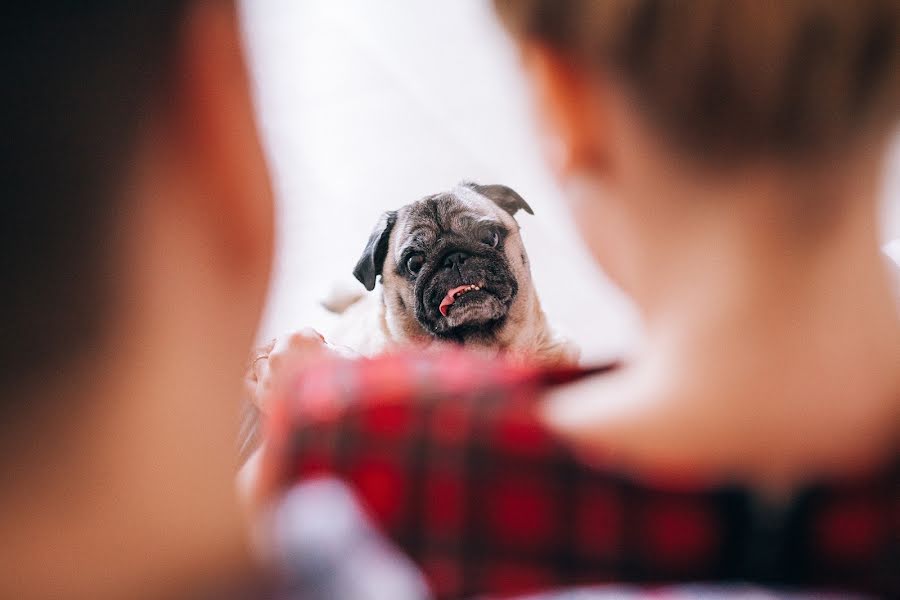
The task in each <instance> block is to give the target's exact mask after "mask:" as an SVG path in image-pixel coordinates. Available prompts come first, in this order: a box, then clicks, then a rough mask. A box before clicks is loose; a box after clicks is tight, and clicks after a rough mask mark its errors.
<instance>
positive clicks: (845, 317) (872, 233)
mask: <svg viewBox="0 0 900 600" xmlns="http://www.w3.org/2000/svg"><path fill="white" fill-rule="evenodd" d="M873 180H875V179H874V178H856V179H854V178H852V177H849V178H838V177H835V178H830V179H829V181H827V182H823V185H828V186H830V189H828V190H822V193H823V194H827V196H824V195H823V196H822V198H821V201H822V202H823V203H824V204H826V205H825V206H817V205H816V204H815V203H814V202H809V199H802V198H801V199H798V198H795V197H788V194H791V193H795V190H794V189H792V186H791V185H786V186H784V187H780V186H779V185H777V184H776V185H771V186H768V185H766V184H759V183H758V182H757V183H752V182H751V183H752V185H748V186H746V187H742V188H740V189H738V190H737V191H736V194H735V195H734V197H727V195H726V194H724V193H723V192H722V190H709V193H710V194H711V195H715V196H716V197H710V198H706V199H704V198H702V197H698V194H699V193H700V191H699V190H696V189H694V190H689V191H688V193H689V194H690V196H691V197H690V200H691V201H693V202H694V203H695V204H696V203H704V202H705V203H706V205H707V206H709V207H711V208H710V213H711V214H709V215H708V216H709V218H707V219H703V218H699V219H695V220H693V221H692V223H691V224H690V225H689V226H686V227H684V228H679V229H678V230H677V233H675V235H678V236H681V237H680V239H679V240H677V241H675V243H672V242H673V240H671V238H669V239H668V240H666V241H667V242H668V243H666V244H665V246H660V247H658V248H657V250H658V253H657V254H656V264H657V265H658V268H656V269H655V274H654V275H653V276H651V277H650V278H649V279H648V282H649V283H648V286H647V288H646V289H645V290H643V291H644V293H643V294H642V295H641V296H640V297H639V298H638V301H639V304H640V305H641V307H642V308H643V311H644V315H645V322H646V326H647V346H646V349H647V350H646V353H645V355H644V356H643V357H642V358H641V359H640V360H639V362H638V365H640V367H639V371H640V372H642V373H644V374H646V373H652V374H654V375H655V376H658V377H657V378H655V379H653V378H651V379H653V380H655V381H657V382H658V383H659V387H658V388H657V389H656V390H653V392H655V393H659V394H662V395H667V396H673V397H677V398H681V399H683V402H684V403H685V412H684V413H683V415H684V416H685V417H689V416H690V413H689V412H688V411H689V409H687V408H686V407H687V406H689V405H690V404H691V403H693V402H697V403H698V404H696V406H697V407H698V410H699V411H700V412H698V413H697V414H696V415H694V417H695V421H694V422H693V425H694V427H695V428H696V429H697V431H703V430H704V429H706V428H709V427H721V431H720V432H718V433H716V434H710V438H709V439H710V440H712V439H716V440H717V443H716V445H717V446H719V450H717V459H716V460H718V459H721V460H722V461H723V464H724V463H727V462H728V461H737V462H743V463H744V464H741V465H739V466H736V467H735V470H742V469H743V470H746V471H747V473H748V476H750V477H753V478H761V479H764V480H766V482H767V483H772V485H773V486H774V487H780V486H783V485H791V484H792V483H793V482H796V481H797V480H798V479H800V478H807V477H814V476H816V475H817V474H820V473H816V471H822V472H832V471H841V472H846V471H850V470H854V469H856V468H858V467H861V466H866V465H871V464H872V463H873V462H875V461H877V460H880V459H881V458H884V455H885V453H886V452H889V450H890V445H891V444H892V441H891V440H893V439H894V433H895V430H896V428H895V425H894V424H895V423H897V419H896V417H897V416H898V415H900V413H898V407H900V317H898V304H897V298H895V297H894V292H893V289H892V283H891V280H890V276H889V271H888V263H887V261H886V260H885V257H884V255H882V254H881V252H880V249H879V240H878V232H879V227H878V219H877V205H878V203H877V200H876V198H877V190H876V189H873V186H871V185H870V186H868V187H867V186H866V185H865V183H864V182H866V181H873ZM860 182H863V183H862V184H860ZM767 194H768V196H769V197H765V195H767ZM779 194H782V196H781V197H779ZM839 195H843V196H844V197H843V198H842V197H839ZM761 196H762V197H761ZM686 200H687V199H686ZM798 201H800V202H803V201H807V202H809V204H808V208H807V214H804V215H799V216H798V220H799V219H800V218H806V219H810V220H811V219H813V218H815V217H817V216H820V215H815V214H808V213H811V212H815V211H816V210H817V209H818V210H821V211H823V213H826V211H838V210H840V213H839V214H836V213H832V214H831V215H828V214H827V213H826V214H825V216H824V217H823V222H821V223H812V224H806V223H802V222H796V221H795V222H792V219H791V218H789V217H790V216H789V215H785V214H777V213H775V212H774V210H775V209H773V208H772V207H779V206H796V205H797V202H798ZM760 204H763V205H764V206H767V207H768V208H769V211H768V212H766V211H765V210H762V211H757V210H756V209H757V208H758V207H759V205H760ZM724 207H728V208H724ZM829 216H830V217H831V218H830V219H829V218H828V217H829ZM653 392H652V393H653ZM700 407H702V408H700ZM736 407H739V408H736ZM718 409H721V413H717V410H718ZM720 418H721V421H720V422H717V420H718V419H720ZM687 421H689V419H687V420H686V421H685V422H687ZM688 429H691V428H688ZM707 433H708V432H707ZM729 443H730V444H732V445H733V454H734V456H732V457H730V458H729V456H728V454H729V453H728V449H727V446H728V445H729ZM750 447H752V448H753V449H754V450H755V452H751V451H749V450H748V448H750ZM710 450H713V449H712V448H710ZM714 462H715V461H714Z"/></svg>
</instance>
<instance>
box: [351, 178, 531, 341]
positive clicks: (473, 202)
mask: <svg viewBox="0 0 900 600" xmlns="http://www.w3.org/2000/svg"><path fill="white" fill-rule="evenodd" d="M519 210H525V211H526V212H528V213H531V214H533V213H532V211H531V207H529V206H528V204H527V203H526V202H525V200H523V199H522V197H521V196H519V195H518V194H517V193H516V192H514V191H513V190H511V189H510V188H508V187H506V186H500V185H491V186H479V185H476V184H471V183H467V184H462V185H460V186H459V187H457V188H456V189H454V190H453V191H451V192H448V193H443V194H436V195H434V196H429V197H427V198H423V199H422V200H419V201H417V202H414V203H412V204H409V205H407V206H404V207H403V208H401V209H400V210H398V211H396V212H389V213H385V214H384V215H383V216H382V218H381V220H380V221H379V223H378V225H377V226H376V228H375V231H374V232H373V233H372V236H371V237H370V239H369V243H368V245H367V246H366V249H365V251H364V252H363V256H362V258H361V259H360V261H359V263H358V264H357V266H356V269H355V271H354V274H355V275H356V277H357V279H359V280H360V281H361V282H362V283H363V284H364V285H365V286H366V288H367V289H369V290H372V289H374V287H375V281H376V278H377V277H378V275H381V278H382V285H383V288H384V300H385V307H386V310H387V312H388V315H387V316H388V319H389V322H390V324H391V325H392V326H393V327H394V328H395V329H397V330H399V333H401V334H403V335H405V336H406V337H407V338H411V339H415V338H422V337H423V334H425V335H427V336H431V337H433V338H438V339H441V340H448V341H455V342H463V343H465V342H469V341H478V342H480V343H487V344H490V343H491V342H492V340H495V339H497V338H500V337H502V334H503V331H504V329H505V328H506V327H507V326H508V325H509V322H510V320H511V319H512V320H515V313H516V310H515V309H516V306H517V301H518V300H519V298H520V295H521V292H523V291H528V292H529V293H530V292H531V275H530V271H529V268H528V259H527V256H526V254H525V250H524V247H523V246H522V241H521V238H520V237H519V227H518V224H517V223H516V221H515V219H514V218H513V215H515V213H516V212H518V211H519ZM519 312H521V311H519Z"/></svg>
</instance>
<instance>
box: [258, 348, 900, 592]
mask: <svg viewBox="0 0 900 600" xmlns="http://www.w3.org/2000/svg"><path fill="white" fill-rule="evenodd" d="M598 371H602V369H594V370H591V371H580V370H568V371H563V370H556V371H547V370H541V369H536V368H527V367H521V366H512V365H506V364H503V363H497V362H487V361H483V360H479V359H477V358H474V357H472V356H470V355H467V354H465V353H462V352H450V353H447V354H443V355H439V356H434V355H429V356H427V357H426V356H416V355H397V356H387V357H383V358H379V359H374V360H357V361H349V360H334V361H331V362H327V363H325V364H322V365H318V366H317V367H316V368H315V369H311V370H306V371H304V372H302V373H298V375H297V376H296V377H295V378H294V379H293V380H292V381H291V382H290V384H289V385H288V386H287V388H286V393H285V394H284V396H283V397H282V398H281V399H280V401H279V403H278V404H277V406H276V407H275V410H274V412H273V417H272V423H271V425H272V427H271V431H270V435H271V436H272V440H271V441H272V443H273V444H274V445H275V446H274V447H278V448H283V449H284V452H285V453H286V460H285V461H284V462H283V464H285V465H286V471H285V473H284V474H283V475H284V482H285V483H286V484H288V483H290V482H293V481H297V480H302V479H305V478H308V477H311V476H314V475H323V474H324V475H336V476H338V477H340V478H341V479H343V480H344V481H346V482H348V483H349V484H350V486H351V487H352V488H353V489H354V490H355V491H356V493H357V494H358V496H359V498H360V500H361V501H362V503H363V504H364V506H366V507H367V509H368V511H369V512H370V514H371V516H372V517H373V518H374V519H375V521H376V522H377V523H378V524H379V525H380V527H381V528H382V529H383V530H384V532H385V533H386V534H387V535H388V536H389V537H390V538H392V539H393V540H394V541H395V542H396V543H397V544H398V545H399V546H400V547H401V548H402V549H403V550H404V551H405V552H406V553H407V554H408V555H409V556H410V557H411V558H413V560H414V561H415V562H416V563H417V564H418V565H419V566H420V567H421V568H422V570H423V571H424V573H425V575H426V577H427V579H428V581H429V583H430V585H431V586H432V589H433V591H434V593H435V595H436V596H437V597H438V598H460V597H468V596H478V595H483V594H491V595H498V596H504V595H513V594H521V593H525V592H530V591H534V590H540V589H548V588H556V587H566V586H573V585H584V584H597V583H605V582H614V581H615V582H623V581H624V582H638V583H645V584H650V583H654V584H655V583H674V582H685V581H704V582H723V581H749V582H755V583H760V584H764V585H770V586H774V587H779V588H781V587H786V588H797V587H800V588H804V589H836V590H854V591H862V592H874V593H883V594H895V595H896V594H897V593H898V592H900V581H898V573H900V570H898V569H897V556H898V537H897V529H896V526H897V516H898V510H897V509H898V485H897V484H898V480H900V478H898V469H896V468H891V469H890V471H889V472H887V473H882V474H879V475H878V476H873V477H871V478H866V479H865V480H859V481H846V482H841V483H831V484H827V483H823V484H820V485H812V486H809V487H808V488H806V489H805V490H804V491H803V492H801V493H799V494H797V495H796V496H795V497H794V498H793V499H791V501H790V502H787V503H784V504H778V505H774V504H767V503H765V502H764V501H762V500H760V499H759V497H758V496H757V495H756V494H754V493H753V491H752V490H749V489H746V488H742V487H739V486H721V487H709V486H704V485H702V484H699V483H696V482H689V481H666V482H656V483H648V482H646V481H637V480H632V479H629V478H628V477H627V476H625V475H623V474H621V473H619V472H617V471H615V470H612V469H610V470H604V469H600V468H596V467H592V466H590V465H586V464H584V463H582V462H580V461H579V460H578V459H577V457H575V456H574V455H573V454H572V452H571V451H570V449H569V448H567V447H566V446H564V445H563V444H561V443H560V441H558V440H557V439H555V438H554V437H553V435H552V434H551V433H550V432H549V431H548V430H547V429H545V428H544V427H543V426H542V425H541V423H540V422H539V421H538V419H537V418H536V416H535V411H534V409H535V406H536V403H537V401H538V400H539V398H540V397H541V394H542V393H543V392H544V391H545V390H546V389H547V388H548V387H550V386H554V385H559V384H561V383H563V382H568V381H572V380H574V379H577V378H579V377H582V376H584V375H586V374H588V373H597V372H598Z"/></svg>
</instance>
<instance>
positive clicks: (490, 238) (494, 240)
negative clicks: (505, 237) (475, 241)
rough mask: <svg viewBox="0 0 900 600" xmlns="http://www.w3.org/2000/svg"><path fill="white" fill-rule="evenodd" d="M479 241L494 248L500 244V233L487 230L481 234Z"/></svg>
mask: <svg viewBox="0 0 900 600" xmlns="http://www.w3.org/2000/svg"><path fill="white" fill-rule="evenodd" d="M481 241H482V243H484V244H485V245H486V246H490V247H491V248H496V247H497V246H499V245H500V234H499V233H497V231H496V230H491V231H488V232H486V233H485V234H484V235H483V236H482V238H481Z"/></svg>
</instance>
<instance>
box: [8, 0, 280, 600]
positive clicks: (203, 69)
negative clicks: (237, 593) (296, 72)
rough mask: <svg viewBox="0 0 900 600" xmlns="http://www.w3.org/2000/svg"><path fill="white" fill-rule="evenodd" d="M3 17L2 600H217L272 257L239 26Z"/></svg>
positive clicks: (126, 6) (26, 6) (149, 5)
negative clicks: (249, 359) (239, 429)
mask: <svg viewBox="0 0 900 600" xmlns="http://www.w3.org/2000/svg"><path fill="white" fill-rule="evenodd" d="M0 22H2V24H0V30H2V31H0V45H2V49H0V80H2V83H3V94H2V97H0V122H2V127H0V129H2V131H3V135H2V136H0V161H2V166H0V169H2V174H3V175H2V182H3V218H2V220H0V229H2V235H0V244H2V247H0V265H2V266H0V270H2V271H0V273H2V274H0V280H2V282H3V290H2V293H0V319H2V325H0V332H2V342H0V396H2V404H0V407H2V408H0V411H2V415H0V430H2V431H0V440H2V441H0V452H2V453H0V474H2V475H0V530H2V531H3V536H4V543H3V546H2V550H0V565H2V566H0V597H3V598H17V599H19V598H21V599H27V598H49V597H56V598H90V599H96V598H144V597H147V598H163V597H190V598H196V597H203V596H204V595H205V594H206V593H209V594H212V595H213V596H214V597H223V596H222V593H223V592H222V591H221V590H222V589H223V588H229V587H234V586H236V585H237V586H240V585H243V583H244V582H245V581H247V580H249V579H250V578H251V575H252V572H251V571H252V564H251V562H250V560H249V551H248V549H247V541H246V534H245V527H244V524H243V518H242V513H241V509H240V507H239V505H238V502H237V500H236V498H235V494H234V489H233V487H234V483H233V478H234V471H235V468H236V466H237V465H236V458H235V453H234V445H233V440H234V434H235V431H236V423H237V419H238V408H239V399H240V395H241V393H242V386H241V381H240V374H241V371H242V369H243V365H244V361H245V357H246V353H247V351H248V348H249V346H250V344H251V342H252V339H253V335H254V330H255V328H256V326H257V321H258V318H259V314H260V311H261V307H262V303H263V299H264V294H265V290H266V286H267V282H268V274H269V265H270V258H271V241H272V240H271V237H272V223H271V217H272V214H271V213H272V208H271V193H270V189H269V181H268V176H267V172H266V166H265V164H264V161H263V156H262V153H261V150H260V146H259V143H258V140H257V133H256V128H255V124H254V116H253V112H252V106H251V100H250V97H249V91H248V83H247V74H246V70H245V66H244V60H243V56H242V50H241V40H240V32H239V25H238V22H237V14H236V9H235V7H234V4H233V3H232V2H228V1H216V2H213V1H200V0H197V1H190V0H141V1H140V2H137V1H134V2H123V1H120V0H106V1H104V0H83V1H79V2H63V1H50V0H35V1H33V2H17V3H8V5H7V6H5V7H4V9H3V18H2V20H0Z"/></svg>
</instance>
